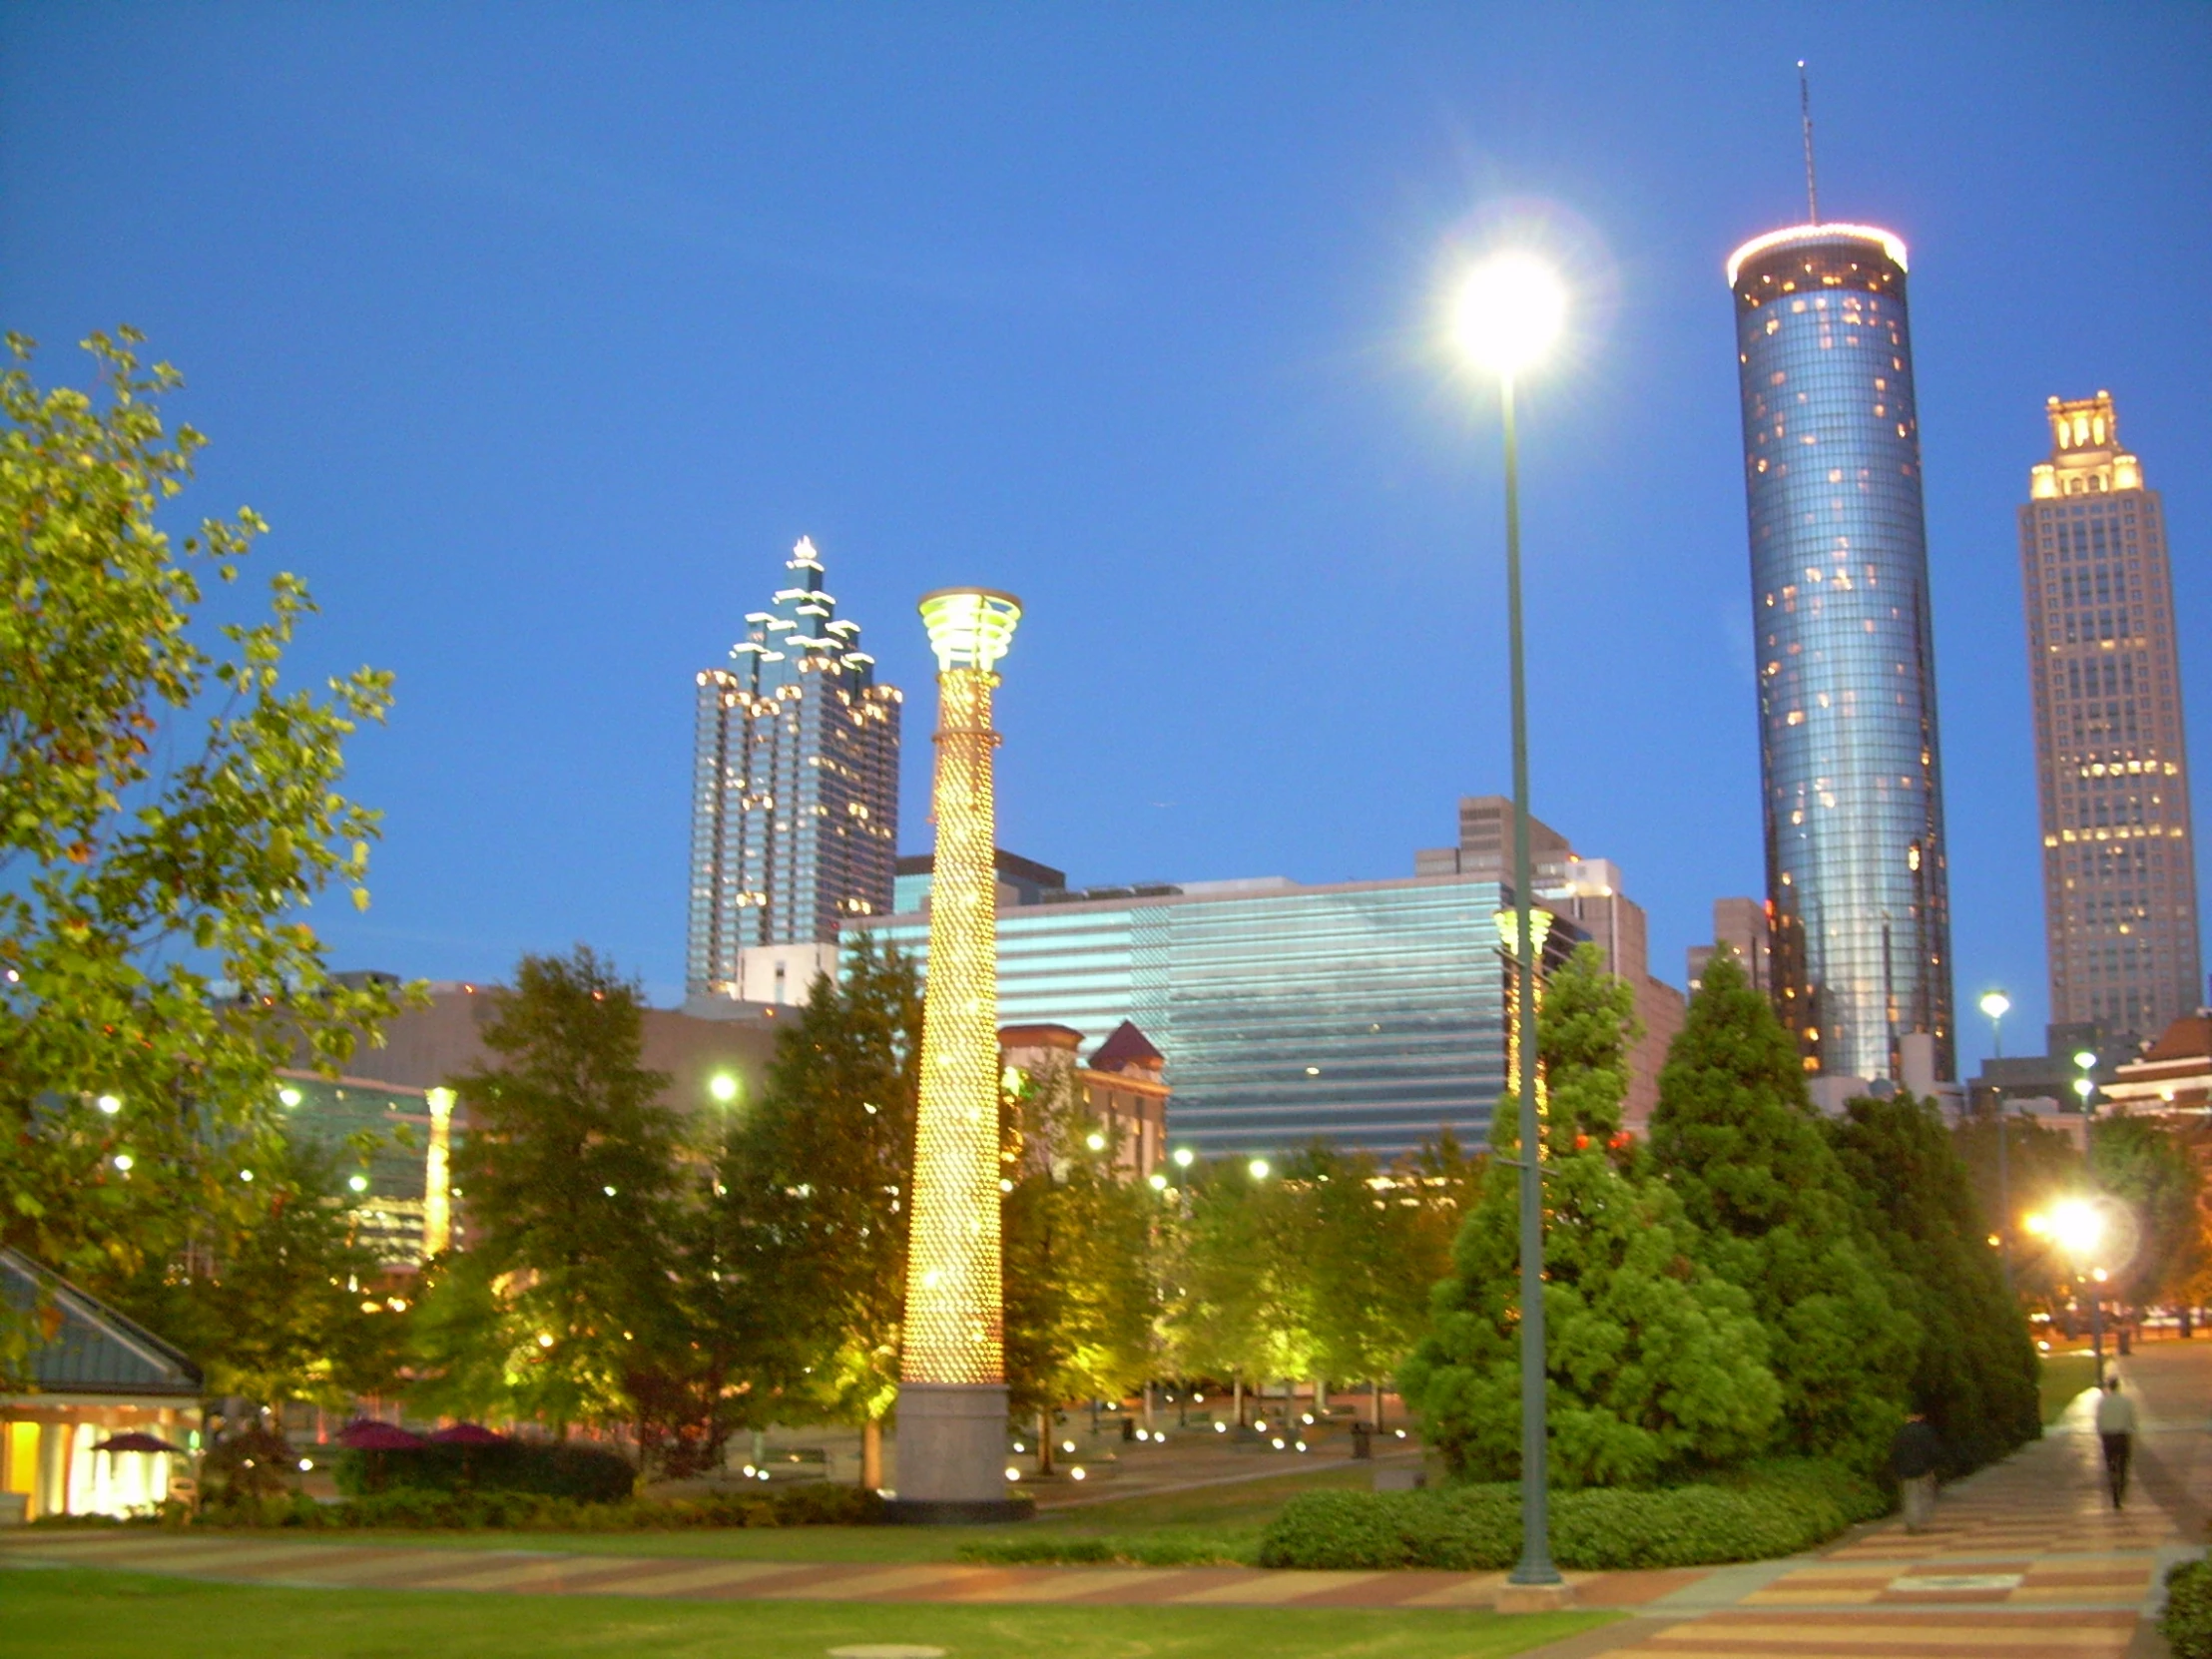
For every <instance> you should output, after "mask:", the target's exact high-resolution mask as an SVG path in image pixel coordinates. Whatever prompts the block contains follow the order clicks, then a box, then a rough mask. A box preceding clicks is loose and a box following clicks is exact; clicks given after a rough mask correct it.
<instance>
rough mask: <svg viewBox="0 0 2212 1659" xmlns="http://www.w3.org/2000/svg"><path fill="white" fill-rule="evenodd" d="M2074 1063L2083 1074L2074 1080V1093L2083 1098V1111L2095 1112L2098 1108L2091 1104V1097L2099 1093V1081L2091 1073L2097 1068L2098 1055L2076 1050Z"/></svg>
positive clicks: (2084, 1049)
mask: <svg viewBox="0 0 2212 1659" xmlns="http://www.w3.org/2000/svg"><path fill="white" fill-rule="evenodd" d="M2073 1063H2074V1065H2075V1066H2076V1067H2078V1068H2079V1069H2080V1072H2081V1075H2080V1076H2079V1077H2077V1078H2075V1079H2074V1083H2073V1091H2074V1093H2075V1094H2077V1095H2079V1096H2080V1097H2081V1109H2082V1110H2083V1111H2084V1112H2094V1111H2095V1110H2096V1108H2095V1107H2093V1106H2091V1105H2090V1104H2089V1097H2090V1096H2091V1095H2093V1094H2095V1093H2096V1092H2097V1081H2096V1079H2095V1078H2093V1077H2091V1076H2090V1075H2089V1073H2091V1072H2092V1071H2094V1070H2096V1068H2097V1057H2096V1054H2095V1053H2094V1052H2093V1051H2092V1050H2090V1049H2086V1048H2081V1049H2076V1050H2075V1051H2074V1057H2073Z"/></svg>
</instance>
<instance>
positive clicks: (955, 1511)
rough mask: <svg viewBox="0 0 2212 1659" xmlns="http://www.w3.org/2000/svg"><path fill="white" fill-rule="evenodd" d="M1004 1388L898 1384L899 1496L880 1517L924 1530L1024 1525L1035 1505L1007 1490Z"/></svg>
mask: <svg viewBox="0 0 2212 1659" xmlns="http://www.w3.org/2000/svg"><path fill="white" fill-rule="evenodd" d="M1006 1486H1007V1481H1006V1387H1005V1384H1004V1383H900V1384H899V1385H898V1487H897V1491H898V1495H897V1496H896V1497H895V1498H893V1499H891V1500H890V1502H889V1504H888V1505H887V1506H886V1513H885V1516H884V1518H885V1519H886V1520H890V1521H894V1522H899V1523H903V1524H918V1525H924V1526H943V1525H960V1524H966V1525H975V1524H979V1523H983V1522H989V1521H1011V1520H1027V1519H1028V1518H1029V1516H1030V1515H1031V1514H1033V1513H1035V1508H1036V1506H1035V1505H1034V1504H1033V1503H1031V1502H1030V1501H1029V1500H1028V1499H1027V1498H1026V1497H1013V1496H1009V1495H1008V1493H1007V1490H1006Z"/></svg>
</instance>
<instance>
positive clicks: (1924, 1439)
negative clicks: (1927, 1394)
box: [1890, 1410, 1943, 1532]
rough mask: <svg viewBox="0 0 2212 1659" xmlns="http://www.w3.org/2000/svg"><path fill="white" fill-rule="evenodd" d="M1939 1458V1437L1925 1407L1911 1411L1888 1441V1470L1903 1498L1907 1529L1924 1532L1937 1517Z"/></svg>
mask: <svg viewBox="0 0 2212 1659" xmlns="http://www.w3.org/2000/svg"><path fill="white" fill-rule="evenodd" d="M1942 1461H1943V1441H1942V1437H1941V1436H1940V1435H1938V1434H1937V1433H1936V1425H1935V1424H1934V1423H1932V1422H1930V1421H1929V1420H1928V1413H1927V1412H1926V1411H1918V1410H1916V1411H1914V1412H1913V1413H1912V1414H1911V1415H1909V1416H1908V1417H1907V1418H1906V1419H1905V1422H1904V1424H1903V1426H1901V1427H1900V1428H1899V1429H1898V1432H1897V1438H1896V1439H1894V1440H1892V1441H1891V1442H1890V1472H1891V1473H1892V1474H1894V1475H1896V1476H1897V1477H1898V1490H1899V1492H1900V1493H1902V1494H1903V1496H1904V1499H1905V1530H1906V1531H1908V1532H1925V1531H1927V1530H1928V1523H1929V1522H1930V1521H1932V1520H1934V1519H1935V1518H1936V1469H1938V1468H1939V1467H1941V1466H1942Z"/></svg>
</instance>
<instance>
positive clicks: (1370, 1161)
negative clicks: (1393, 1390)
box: [1290, 1146, 1450, 1383]
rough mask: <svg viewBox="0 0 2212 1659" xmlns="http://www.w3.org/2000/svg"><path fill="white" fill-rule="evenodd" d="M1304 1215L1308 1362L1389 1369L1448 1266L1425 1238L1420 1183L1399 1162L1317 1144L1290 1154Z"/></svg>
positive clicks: (1332, 1371) (1349, 1372)
mask: <svg viewBox="0 0 2212 1659" xmlns="http://www.w3.org/2000/svg"><path fill="white" fill-rule="evenodd" d="M1290 1173H1291V1175H1292V1178H1293V1180H1294V1181H1298V1182H1303V1183H1304V1186H1305V1196H1306V1199H1307V1210H1308V1214H1309V1218H1310V1219H1309V1223H1308V1232H1307V1238H1308V1244H1307V1258H1306V1260H1307V1265H1308V1272H1309V1274H1310V1276H1311V1279H1312V1284H1313V1315H1312V1320H1313V1331H1314V1364H1315V1368H1316V1370H1317V1372H1318V1373H1319V1375H1320V1376H1322V1377H1323V1378H1327V1379H1334V1380H1337V1381H1341V1382H1345V1383H1359V1382H1373V1381H1376V1380H1378V1379H1381V1378H1384V1377H1393V1376H1395V1375H1396V1373H1397V1368H1398V1365H1399V1363H1400V1362H1402V1361H1403V1360H1404V1358H1405V1357H1406V1355H1408V1354H1410V1353H1411V1352H1412V1351H1413V1345H1414V1344H1415V1343H1417V1342H1419V1341H1420V1338H1421V1334H1422V1332H1424V1331H1425V1330H1426V1329H1427V1326H1428V1298H1429V1294H1430V1292H1432V1291H1433V1290H1434V1289H1435V1287H1436V1285H1437V1283H1438V1282H1439V1281H1441V1280H1442V1279H1443V1277H1444V1275H1445V1274H1446V1273H1447V1272H1448V1271H1449V1269H1450V1261H1449V1257H1448V1255H1445V1256H1444V1257H1443V1258H1442V1259H1440V1260H1439V1259H1434V1258H1430V1257H1429V1256H1428V1253H1427V1252H1426V1251H1424V1249H1423V1246H1424V1245H1425V1244H1427V1243H1428V1241H1429V1240H1430V1239H1431V1238H1433V1237H1434V1235H1435V1233H1436V1231H1437V1230H1436V1229H1435V1228H1433V1227H1429V1226H1424V1221H1425V1220H1426V1218H1425V1217H1424V1215H1423V1211H1424V1209H1425V1208H1426V1207H1427V1206H1426V1204H1425V1202H1424V1200H1425V1199H1426V1198H1427V1196H1428V1195H1427V1193H1426V1192H1425V1190H1424V1189H1423V1188H1422V1187H1420V1186H1419V1185H1417V1184H1416V1178H1414V1177H1412V1172H1411V1171H1410V1170H1407V1169H1399V1170H1394V1171H1392V1172H1391V1173H1390V1174H1388V1175H1385V1174H1384V1173H1383V1171H1382V1169H1381V1168H1380V1167H1379V1166H1378V1164H1377V1162H1376V1159H1375V1156H1374V1155H1373V1154H1372V1153H1366V1152H1355V1153H1347V1152H1339V1151H1336V1150H1334V1149H1332V1148H1328V1147H1321V1146H1317V1147H1314V1148H1311V1149H1309V1150H1308V1151H1307V1152H1306V1153H1305V1154H1303V1155H1302V1156H1301V1157H1300V1158H1298V1159H1296V1160H1294V1162H1293V1166H1292V1170H1291V1172H1290Z"/></svg>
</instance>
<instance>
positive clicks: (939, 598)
mask: <svg viewBox="0 0 2212 1659" xmlns="http://www.w3.org/2000/svg"><path fill="white" fill-rule="evenodd" d="M1020 620H1021V601H1020V600H1018V599H1016V598H1015V597H1014V596H1013V595H1012V594H1010V593H999V592H997V591H995V590H994V589H991V588H939V589H937V590H936V592H934V593H925V594H923V595H922V596H921V624H922V626H923V627H924V628H926V629H928V630H929V649H930V650H931V651H933V652H935V653H936V655H937V672H938V673H940V674H944V673H949V672H950V671H951V670H953V669H956V668H975V669H982V670H984V671H986V672H988V671H989V669H990V666H991V665H992V664H993V663H995V662H997V661H998V660H999V658H1001V657H1003V656H1005V655H1006V651H1007V648H1008V647H1010V646H1011V645H1012V644H1013V643H1014V624H1015V623H1017V622H1019V621H1020Z"/></svg>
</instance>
